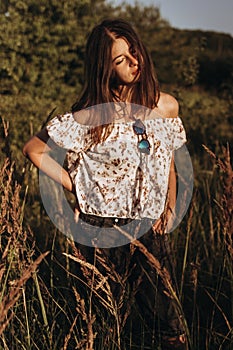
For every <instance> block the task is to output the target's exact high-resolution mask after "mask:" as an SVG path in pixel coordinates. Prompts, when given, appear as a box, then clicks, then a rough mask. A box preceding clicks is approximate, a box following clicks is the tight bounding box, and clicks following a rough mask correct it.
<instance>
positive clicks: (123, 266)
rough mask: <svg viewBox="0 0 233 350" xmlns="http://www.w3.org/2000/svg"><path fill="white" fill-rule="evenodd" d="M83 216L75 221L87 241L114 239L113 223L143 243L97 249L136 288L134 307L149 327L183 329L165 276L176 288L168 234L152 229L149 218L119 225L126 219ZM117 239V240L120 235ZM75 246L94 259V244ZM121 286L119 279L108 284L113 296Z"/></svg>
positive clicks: (171, 331) (176, 331) (162, 330)
mask: <svg viewBox="0 0 233 350" xmlns="http://www.w3.org/2000/svg"><path fill="white" fill-rule="evenodd" d="M83 219H84V220H85V221H84V220H80V221H79V223H78V224H77V230H78V232H79V237H80V236H81V235H84V237H91V240H90V241H93V242H98V240H99V238H100V237H107V239H112V242H114V233H115V235H116V236H118V235H119V231H118V229H117V228H116V227H115V228H114V227H112V226H113V225H116V226H117V227H120V228H122V227H124V229H125V228H126V229H127V232H128V233H129V234H130V235H131V236H136V238H137V240H138V241H139V242H140V243H141V244H142V245H141V247H142V248H143V247H145V248H146V250H145V249H140V247H138V246H135V244H134V242H133V241H132V242H131V243H130V244H125V245H122V246H115V247H114V243H113V247H114V248H100V249H98V252H99V253H100V254H102V257H104V259H105V261H106V262H107V264H108V263H109V265H108V266H110V267H111V268H112V269H114V271H116V273H117V274H118V275H119V276H121V277H122V281H123V280H124V283H125V281H126V282H127V283H126V284H124V285H125V286H126V285H127V288H129V289H130V290H131V291H133V290H135V292H134V293H132V295H133V297H134V301H135V303H136V305H137V309H139V311H140V315H142V316H143V318H144V320H145V322H146V323H147V325H148V326H149V327H150V326H151V325H153V327H155V328H156V329H157V332H158V333H159V334H162V335H168V336H171V337H172V336H176V335H179V334H182V333H184V328H183V325H182V319H181V316H180V313H179V311H178V310H179V308H178V306H177V302H176V301H175V299H174V297H172V295H171V291H170V290H169V288H168V287H167V284H166V279H168V280H169V283H170V284H171V286H172V289H173V291H175V292H176V291H177V290H176V283H175V273H174V264H173V262H172V257H171V250H170V242H169V236H168V235H167V234H163V235H160V234H157V233H154V231H153V230H152V228H151V223H152V221H151V220H150V223H149V224H148V221H147V222H146V224H145V221H137V220H134V221H132V222H130V223H129V225H127V226H120V225H121V224H123V225H124V224H125V222H124V221H120V222H119V223H117V222H116V221H115V220H114V219H106V220H103V219H101V221H100V220H99V219H98V218H97V221H96V222H95V217H89V216H87V217H83ZM89 219H91V221H90V220H89ZM111 220H112V221H111ZM126 220H127V219H126ZM90 223H91V224H90ZM94 224H95V225H94ZM148 225H149V226H148ZM140 230H141V232H140ZM109 231H110V232H111V233H110V234H108V232H109ZM135 232H136V235H135ZM80 234H81V235H80ZM109 237H110V238H109ZM117 240H118V242H119V238H118V239H117ZM108 242H110V241H108ZM115 245H118V244H115ZM78 248H79V249H80V251H81V253H82V255H83V256H84V257H85V259H86V260H87V261H89V262H91V263H94V252H95V248H91V247H88V246H85V245H81V244H78ZM97 248H98V244H97ZM147 252H149V253H151V254H153V256H154V257H155V258H156V260H157V262H158V263H159V265H160V267H161V273H162V277H161V273H158V271H157V270H156V268H155V267H154V266H152V265H151V263H149V259H148V254H147ZM96 264H97V265H96V266H97V268H98V269H99V270H100V271H101V273H103V275H104V274H105V275H106V272H107V271H106V270H105V268H104V267H103V266H104V265H103V264H100V263H98V259H97V261H96ZM164 269H166V271H167V272H168V275H166V276H165V279H164V278H163V271H164ZM108 273H109V271H108ZM110 280H111V279H110ZM121 287H122V284H121V282H120V281H119V283H117V282H116V283H114V282H111V288H112V291H113V294H114V296H115V298H116V300H117V298H118V295H119V294H120V293H119V290H120V288H121Z"/></svg>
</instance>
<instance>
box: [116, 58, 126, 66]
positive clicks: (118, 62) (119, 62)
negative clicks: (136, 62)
mask: <svg viewBox="0 0 233 350" xmlns="http://www.w3.org/2000/svg"><path fill="white" fill-rule="evenodd" d="M124 59H125V58H122V59H121V60H120V61H117V62H116V65H117V66H118V65H119V64H121V63H122V62H123V61H124Z"/></svg>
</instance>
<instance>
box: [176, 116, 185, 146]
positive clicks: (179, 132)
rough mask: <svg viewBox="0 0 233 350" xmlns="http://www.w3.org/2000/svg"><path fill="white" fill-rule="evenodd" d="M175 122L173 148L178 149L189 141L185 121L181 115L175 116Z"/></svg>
mask: <svg viewBox="0 0 233 350" xmlns="http://www.w3.org/2000/svg"><path fill="white" fill-rule="evenodd" d="M173 121H174V123H173V132H174V142H173V149H174V150H176V149H178V148H180V147H181V146H183V144H184V143H185V142H186V141H187V139H186V132H185V129H184V126H183V123H182V121H181V119H180V118H179V117H177V118H174V120H173Z"/></svg>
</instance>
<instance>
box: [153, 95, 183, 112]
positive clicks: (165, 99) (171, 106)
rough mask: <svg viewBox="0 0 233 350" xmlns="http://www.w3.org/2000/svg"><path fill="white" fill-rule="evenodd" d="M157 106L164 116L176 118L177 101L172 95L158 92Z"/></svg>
mask: <svg viewBox="0 0 233 350" xmlns="http://www.w3.org/2000/svg"><path fill="white" fill-rule="evenodd" d="M157 108H158V111H159V112H161V113H162V115H163V117H165V118H176V117H177V116H178V114H179V103H178V101H177V100H176V99H175V97H173V96H172V95H169V94H166V93H164V92H161V93H160V98H159V102H158V107H157Z"/></svg>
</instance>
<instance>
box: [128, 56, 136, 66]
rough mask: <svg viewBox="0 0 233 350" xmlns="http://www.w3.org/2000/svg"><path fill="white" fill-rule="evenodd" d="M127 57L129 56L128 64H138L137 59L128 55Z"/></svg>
mask: <svg viewBox="0 0 233 350" xmlns="http://www.w3.org/2000/svg"><path fill="white" fill-rule="evenodd" d="M129 58H130V66H137V65H138V60H137V59H136V58H135V57H134V56H132V55H130V57H129Z"/></svg>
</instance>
